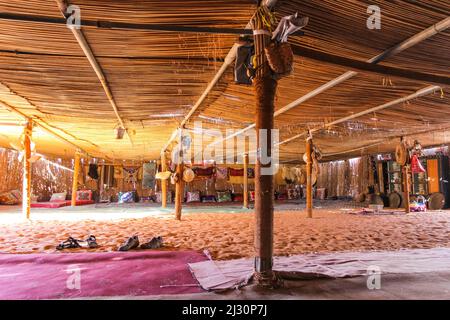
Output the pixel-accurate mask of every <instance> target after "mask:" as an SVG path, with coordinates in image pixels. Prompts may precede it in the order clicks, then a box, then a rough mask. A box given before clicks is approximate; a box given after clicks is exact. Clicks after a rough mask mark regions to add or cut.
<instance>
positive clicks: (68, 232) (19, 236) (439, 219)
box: [0, 206, 450, 259]
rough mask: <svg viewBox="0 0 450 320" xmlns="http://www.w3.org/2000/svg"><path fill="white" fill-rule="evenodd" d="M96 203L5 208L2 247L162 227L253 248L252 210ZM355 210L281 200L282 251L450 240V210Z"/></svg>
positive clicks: (188, 239)
mask: <svg viewBox="0 0 450 320" xmlns="http://www.w3.org/2000/svg"><path fill="white" fill-rule="evenodd" d="M94 208H95V206H86V207H77V208H61V209H58V210H55V209H51V210H45V209H36V210H33V211H32V215H33V218H32V220H31V221H26V220H23V219H21V218H20V213H19V210H20V209H19V208H10V209H4V208H1V209H0V252H9V253H37V252H49V253H50V252H57V251H56V250H55V246H56V245H57V244H58V243H59V242H60V241H63V240H65V239H66V238H67V237H69V236H73V237H75V238H78V239H85V238H86V237H87V236H88V235H89V234H93V235H95V236H96V237H97V240H98V243H99V244H100V247H99V248H98V249H69V250H65V252H69V251H70V252H80V251H86V250H90V251H111V250H117V248H118V247H119V246H120V244H121V243H123V241H124V240H126V239H127V237H129V236H131V235H134V234H137V235H138V236H139V238H140V239H141V241H146V240H148V239H150V238H151V237H153V236H157V235H161V236H162V237H163V238H164V241H165V245H166V248H167V249H170V250H172V249H196V250H201V249H208V250H209V251H210V252H211V254H212V256H213V258H215V259H234V258H240V257H251V256H253V230H254V217H253V214H252V213H253V211H252V210H242V209H240V208H239V207H232V208H227V209H223V210H222V209H218V208H196V209H187V210H186V212H185V213H184V214H183V219H182V221H176V220H174V219H173V213H172V212H173V209H172V208H168V209H166V210H161V209H159V208H156V207H153V208H146V207H131V208H125V207H117V206H106V207H98V206H97V207H96V208H95V210H94ZM349 210H351V209H344V210H342V209H338V208H335V207H333V206H331V208H330V207H328V208H326V206H322V207H321V208H320V209H315V211H314V217H313V218H312V219H308V218H306V215H305V212H304V211H303V210H302V207H301V206H291V207H289V206H284V207H283V206H281V207H278V209H277V210H276V212H275V222H274V224H275V234H274V254H275V255H290V254H298V253H310V252H331V251H355V250H397V249H401V248H432V247H450V211H440V212H426V213H412V214H408V215H405V214H400V213H399V214H396V215H383V216H365V215H353V214H349V213H348V212H349ZM124 217H125V218H124Z"/></svg>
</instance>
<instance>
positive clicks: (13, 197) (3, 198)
mask: <svg viewBox="0 0 450 320" xmlns="http://www.w3.org/2000/svg"><path fill="white" fill-rule="evenodd" d="M21 198H22V196H21V195H20V192H19V191H16V192H13V191H7V192H2V193H1V194H0V204H6V205H15V204H19V203H20V201H21Z"/></svg>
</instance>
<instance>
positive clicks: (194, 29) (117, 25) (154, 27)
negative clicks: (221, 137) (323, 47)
mask: <svg viewBox="0 0 450 320" xmlns="http://www.w3.org/2000/svg"><path fill="white" fill-rule="evenodd" d="M0 19H2V20H10V21H20V22H36V23H47V24H56V25H66V19H64V18H55V17H49V16H41V15H30V14H20V13H10V12H0ZM80 25H81V26H83V27H92V28H97V29H107V30H114V29H116V30H141V31H165V32H176V33H180V32H182V33H204V34H229V35H252V34H253V33H252V30H249V29H236V28H214V27H200V26H182V25H168V24H155V23H130V22H119V21H108V20H104V21H99V20H88V19H82V20H81V21H80ZM303 34H304V33H303V31H298V32H295V33H294V35H296V36H299V35H303Z"/></svg>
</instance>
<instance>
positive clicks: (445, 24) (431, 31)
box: [213, 17, 450, 145]
mask: <svg viewBox="0 0 450 320" xmlns="http://www.w3.org/2000/svg"><path fill="white" fill-rule="evenodd" d="M449 27H450V17H447V18H445V19H443V20H441V21H439V22H438V23H436V24H434V25H432V26H430V27H428V28H427V29H425V30H423V31H421V32H419V33H417V34H415V35H413V36H412V37H410V38H408V39H406V40H404V41H402V42H401V43H399V44H397V45H395V46H393V47H391V48H389V49H387V50H385V51H383V52H382V53H380V54H378V55H376V56H374V57H372V58H371V59H369V60H367V63H372V64H376V63H378V62H381V61H383V60H386V59H387V58H390V57H392V56H394V55H396V54H398V53H400V52H402V51H404V50H406V49H409V48H411V47H412V46H414V45H416V44H419V43H421V42H423V41H425V40H427V39H429V38H431V37H432V36H434V35H436V34H438V33H441V32H443V31H445V30H446V29H448V28H449ZM357 74H358V72H356V71H347V72H345V73H343V74H342V75H340V76H339V77H337V78H335V79H333V80H331V81H329V82H327V83H325V84H323V85H321V86H320V87H318V88H316V89H314V90H312V91H310V92H309V93H307V94H306V95H304V96H302V97H300V98H298V99H297V100H295V101H293V102H291V103H289V104H288V105H286V106H284V107H282V108H280V109H278V110H277V111H275V114H274V116H275V117H277V116H279V115H281V114H283V113H285V112H287V111H289V110H291V109H293V108H295V107H297V106H299V105H300V104H302V103H304V102H306V101H308V100H309V99H311V98H314V97H315V96H317V95H319V94H320V93H323V92H325V91H326V90H328V89H331V88H333V87H335V86H337V85H338V84H340V83H343V82H344V81H347V80H348V79H350V78H353V77H354V76H356V75H357ZM254 127H255V124H251V125H249V126H248V127H245V128H243V129H241V130H239V131H237V132H235V133H233V134H231V135H229V136H227V137H225V138H224V139H223V140H228V139H231V138H234V137H236V136H238V135H240V134H242V133H243V132H245V131H247V130H250V129H253V128H254ZM223 140H222V141H223ZM222 141H216V142H214V143H213V145H214V144H216V143H220V142H222Z"/></svg>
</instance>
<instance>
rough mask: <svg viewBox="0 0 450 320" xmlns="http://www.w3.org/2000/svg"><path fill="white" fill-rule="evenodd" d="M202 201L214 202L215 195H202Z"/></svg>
mask: <svg viewBox="0 0 450 320" xmlns="http://www.w3.org/2000/svg"><path fill="white" fill-rule="evenodd" d="M202 202H216V197H215V196H212V195H211V196H203V197H202Z"/></svg>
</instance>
